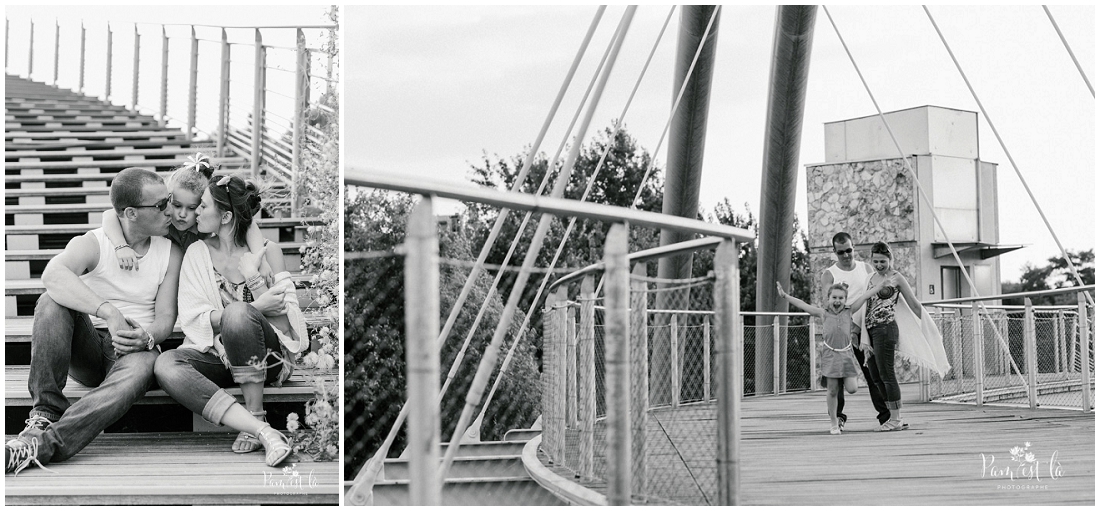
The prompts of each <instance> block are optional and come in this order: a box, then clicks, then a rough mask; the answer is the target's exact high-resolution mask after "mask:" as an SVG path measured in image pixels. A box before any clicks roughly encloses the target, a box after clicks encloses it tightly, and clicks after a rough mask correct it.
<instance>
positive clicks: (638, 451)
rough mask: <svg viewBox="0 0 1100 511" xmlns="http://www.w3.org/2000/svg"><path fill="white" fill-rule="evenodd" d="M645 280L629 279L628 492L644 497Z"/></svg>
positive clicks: (637, 273) (642, 268) (638, 271)
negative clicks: (629, 395) (629, 396)
mask: <svg viewBox="0 0 1100 511" xmlns="http://www.w3.org/2000/svg"><path fill="white" fill-rule="evenodd" d="M631 276H632V277H641V278H645V276H646V263H644V262H642V263H637V264H635V265H634V272H633V274H632V275H631ZM647 289H648V287H647V286H646V283H645V281H644V280H641V279H639V278H632V279H631V280H630V383H631V386H630V392H631V400H630V445H631V452H630V461H631V465H632V468H631V484H630V493H631V495H632V497H634V498H639V497H641V498H644V495H645V494H646V493H647V492H646V483H647V474H646V471H647V465H648V463H647V461H648V460H647V451H646V423H647V422H648V420H647V419H648V414H647V412H648V411H649V324H648V323H649V322H648V319H649V312H648V303H647V299H648V293H647V292H646V291H647Z"/></svg>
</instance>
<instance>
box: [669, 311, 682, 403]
mask: <svg viewBox="0 0 1100 511" xmlns="http://www.w3.org/2000/svg"><path fill="white" fill-rule="evenodd" d="M677 316H679V314H676V313H673V314H672V319H671V321H669V325H668V328H669V333H670V334H671V342H670V347H671V349H670V350H669V351H670V352H671V353H670V354H671V357H670V358H671V359H672V360H671V362H672V364H671V369H672V370H671V371H669V372H670V373H671V374H670V375H669V376H670V377H671V378H672V407H673V408H678V407H679V406H680V363H681V360H680V336H679V335H678V334H679V332H678V330H679V328H677V327H679V326H680V325H679V323H680V322H679V321H678V320H677Z"/></svg>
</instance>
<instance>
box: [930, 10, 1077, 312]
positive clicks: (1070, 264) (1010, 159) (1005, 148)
mask: <svg viewBox="0 0 1100 511" xmlns="http://www.w3.org/2000/svg"><path fill="white" fill-rule="evenodd" d="M921 7H922V8H924V13H925V14H927V15H928V21H931V22H932V28H935V29H936V34H937V35H939V36H940V41H942V42H943V47H944V48H945V49H947V54H948V55H950V56H951V62H954V63H955V68H956V69H958V70H959V75H960V76H962V79H963V82H965V83H966V88H967V89H969V90H970V95H971V96H973V97H974V101H975V102H976V103H977V104H978V109H979V110H981V111H982V116H983V117H985V122H986V123H988V124H989V128H990V129H991V130H993V136H995V137H997V143H998V144H1000V145H1001V150H1003V151H1004V152H1005V156H1006V157H1007V158H1008V162H1009V163H1011V164H1012V170H1014V171H1016V177H1019V178H1020V184H1022V185H1024V190H1026V191H1027V196H1028V197H1030V198H1031V203H1032V204H1034V205H1035V210H1036V211H1038V212H1039V216H1040V217H1041V218H1042V219H1043V223H1044V224H1046V226H1047V232H1050V235H1051V237H1053V238H1054V243H1055V244H1057V245H1058V250H1060V251H1061V252H1062V258H1063V259H1065V260H1066V266H1068V267H1069V270H1070V272H1071V273H1073V278H1074V279H1076V280H1077V285H1078V286H1084V285H1085V281H1083V280H1081V275H1080V274H1079V273H1078V272H1077V267H1076V266H1075V265H1074V264H1073V261H1070V259H1069V254H1067V253H1066V249H1065V247H1063V246H1062V241H1061V240H1059V239H1058V235H1057V234H1055V233H1054V227H1053V226H1051V225H1050V221H1049V220H1047V215H1046V213H1044V212H1043V208H1042V207H1041V206H1039V200H1038V199H1036V198H1035V194H1034V193H1032V192H1031V187H1030V186H1028V184H1027V180H1026V179H1024V174H1023V173H1022V172H1020V167H1019V166H1017V165H1016V159H1015V158H1013V157H1012V153H1010V152H1008V146H1006V145H1005V142H1004V140H1003V139H1001V134H1000V132H998V131H997V127H996V126H995V125H993V119H990V118H989V113H988V112H986V110H985V106H984V105H982V100H980V99H978V93H977V92H975V91H974V87H973V86H972V85H971V84H970V80H969V79H968V78H967V77H966V73H965V72H964V71H963V68H962V65H960V64H959V60H958V59H956V58H955V52H953V51H951V46H950V45H948V44H947V39H946V38H944V36H943V32H941V31H940V26H939V25H937V24H936V20H935V19H934V18H933V17H932V11H929V10H928V6H926V5H922V6H921ZM914 179H915V178H914ZM951 250H952V251H954V250H955V249H954V248H952V249H951ZM1084 295H1085V300H1087V301H1088V302H1089V305H1096V304H1095V302H1093V300H1092V294H1090V293H1087V292H1085V293H1084ZM975 296H977V295H976V294H975Z"/></svg>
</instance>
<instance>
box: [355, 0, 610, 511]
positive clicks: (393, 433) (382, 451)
mask: <svg viewBox="0 0 1100 511" xmlns="http://www.w3.org/2000/svg"><path fill="white" fill-rule="evenodd" d="M606 9H607V6H605V5H601V6H600V7H599V8H597V9H596V14H595V15H594V16H593V17H592V21H591V23H589V26H588V30H587V32H586V33H585V36H584V39H583V40H582V41H581V44H580V47H579V48H578V49H577V53H576V55H575V56H574V57H573V63H572V64H571V65H570V67H569V70H568V71H567V72H566V75H565V78H564V79H563V80H562V84H561V86H560V87H559V89H558V93H557V96H555V98H554V102H553V103H552V105H551V107H550V111H549V112H548V113H547V115H546V119H545V120H544V121H543V124H542V127H541V128H540V129H539V133H538V135H537V136H536V137H535V142H534V145H533V146H532V147H531V150H530V152H529V154H528V155H527V159H526V160H525V161H524V164H523V169H522V170H521V171H520V173H519V176H517V177H516V181H515V183H514V184H513V187H512V188H513V189H512V191H514V192H518V191H520V190H521V189H522V187H523V183H524V181H526V179H527V175H528V174H529V173H530V170H531V164H532V162H533V161H534V158H535V155H536V154H537V152H538V149H539V147H541V145H542V141H543V138H544V137H545V136H546V132H547V131H548V130H549V128H550V123H551V121H553V119H554V117H555V116H556V115H557V110H558V107H559V106H560V105H561V102H562V99H563V98H564V97H565V93H566V91H567V90H568V89H569V84H570V83H571V82H572V80H573V77H574V75H575V74H576V71H577V68H578V67H579V66H580V63H581V60H582V59H583V57H584V55H585V54H586V53H587V50H588V45H589V43H590V42H591V40H592V36H593V35H594V34H595V32H596V28H597V27H598V26H599V22H600V19H601V18H602V17H603V14H604V11H605V10H606ZM509 212H510V210H508V209H507V208H504V209H501V211H500V213H499V214H498V215H497V219H496V222H495V223H494V224H493V228H492V230H491V231H490V233H489V237H488V238H487V239H486V241H485V244H484V246H483V247H482V250H481V253H480V254H479V255H478V259H477V262H476V263H474V268H473V269H472V270H470V274H469V275H468V276H467V277H466V282H465V283H464V284H463V286H462V291H460V292H459V296H458V298H457V299H456V300H455V304H454V306H453V307H452V308H451V312H450V315H449V316H448V317H447V321H446V323H445V324H444V326H443V328H442V330H441V331H440V335H439V337H438V338H437V340H436V344H437V345H439V349H440V350H442V347H443V342H444V340H446V339H447V337H448V336H449V335H450V332H451V329H452V328H453V327H454V323H455V321H456V320H457V319H458V314H459V312H461V310H462V306H463V305H464V304H465V302H466V299H467V297H468V296H469V294H470V292H471V290H472V289H473V286H474V283H475V282H476V281H477V278H478V277H479V276H480V273H481V271H482V270H483V268H484V264H485V260H486V258H487V257H488V256H489V252H490V250H491V249H492V246H493V244H494V242H495V241H496V238H497V237H498V236H499V235H500V231H501V229H502V227H503V226H504V221H505V219H506V218H507V215H508V213H509ZM408 414H409V404H408V401H407V400H406V402H405V404H404V405H403V406H402V407H401V412H400V413H399V414H398V417H397V420H396V421H395V422H394V425H393V426H392V427H391V428H390V431H389V433H388V434H387V435H386V439H385V440H384V441H383V443H382V446H381V447H379V449H378V451H377V452H376V453H375V455H374V456H372V457H371V459H369V460H368V461H367V463H366V464H364V465H363V467H362V468H361V469H360V470H359V473H358V474H356V477H355V481H354V483H353V485H352V488H351V491H350V492H349V497H350V499H351V501H352V503H353V504H363V503H365V502H366V500H367V493H368V492H365V491H363V490H364V485H367V488H369V487H370V485H373V484H374V478H375V476H376V475H377V473H378V471H379V470H380V469H381V467H382V461H383V460H384V459H385V457H386V455H387V454H388V453H389V450H390V447H391V446H392V445H393V442H394V440H395V439H396V438H397V433H398V431H400V428H401V425H402V424H403V423H404V421H405V419H406V418H407V417H408Z"/></svg>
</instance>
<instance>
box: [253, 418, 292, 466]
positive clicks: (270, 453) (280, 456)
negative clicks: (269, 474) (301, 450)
mask: <svg viewBox="0 0 1100 511" xmlns="http://www.w3.org/2000/svg"><path fill="white" fill-rule="evenodd" d="M256 436H257V437H258V438H259V439H260V442H261V443H263V444H264V451H265V452H266V453H267V454H266V455H265V461H266V462H267V466H269V467H274V466H276V465H278V464H279V463H282V462H283V460H285V459H286V457H287V456H290V451H291V449H290V443H289V442H290V441H289V440H287V438H286V436H285V435H283V434H282V433H280V432H279V430H277V429H275V428H273V427H271V426H264V427H263V428H262V429H260V431H258V432H257V433H256Z"/></svg>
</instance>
